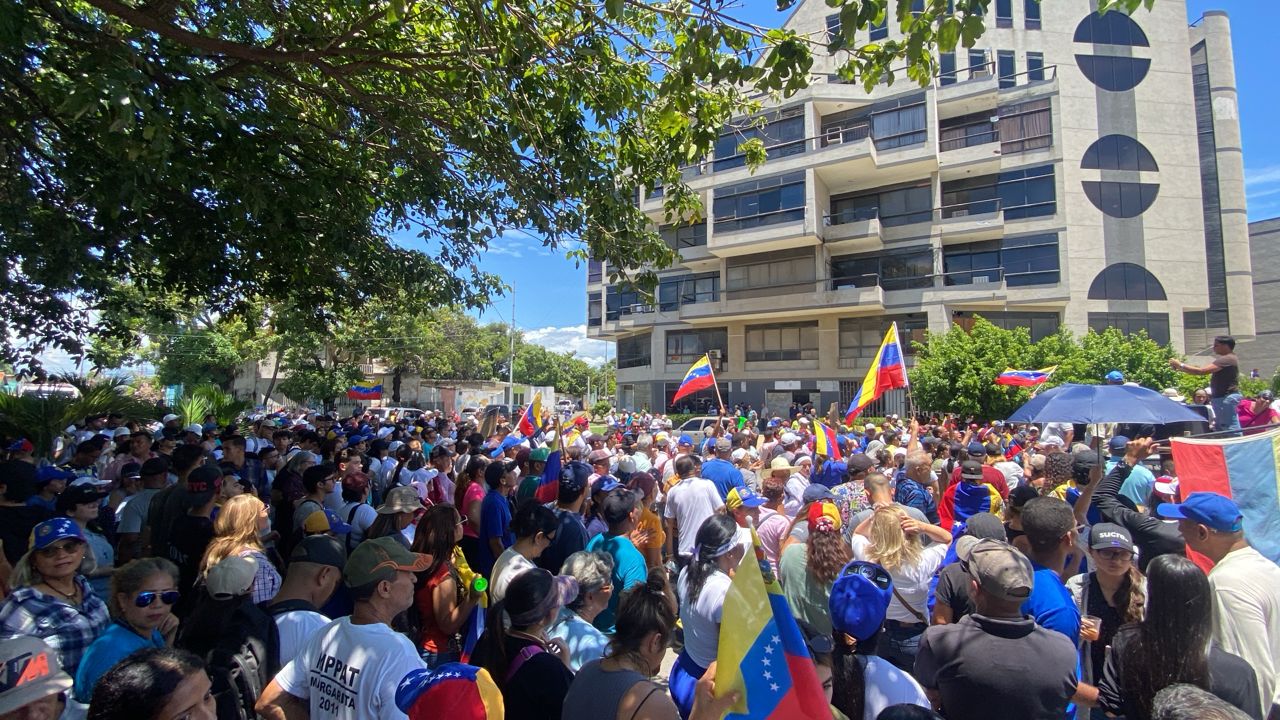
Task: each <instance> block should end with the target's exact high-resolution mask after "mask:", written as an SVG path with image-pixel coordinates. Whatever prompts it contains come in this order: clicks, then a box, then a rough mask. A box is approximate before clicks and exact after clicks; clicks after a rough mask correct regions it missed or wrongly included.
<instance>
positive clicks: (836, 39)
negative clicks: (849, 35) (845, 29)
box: [827, 13, 844, 49]
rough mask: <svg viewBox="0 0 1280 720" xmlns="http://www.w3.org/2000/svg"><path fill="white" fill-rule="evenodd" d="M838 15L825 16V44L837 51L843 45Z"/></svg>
mask: <svg viewBox="0 0 1280 720" xmlns="http://www.w3.org/2000/svg"><path fill="white" fill-rule="evenodd" d="M840 32H841V28H840V13H836V14H835V15H828V16H827V44H828V45H830V46H833V47H832V49H839V48H840V46H841V45H843V44H844V38H842V37H841V36H840Z"/></svg>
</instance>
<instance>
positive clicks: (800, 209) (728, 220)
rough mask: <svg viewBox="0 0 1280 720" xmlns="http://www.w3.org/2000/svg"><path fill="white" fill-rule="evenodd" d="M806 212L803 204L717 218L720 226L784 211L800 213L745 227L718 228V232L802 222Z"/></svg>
mask: <svg viewBox="0 0 1280 720" xmlns="http://www.w3.org/2000/svg"><path fill="white" fill-rule="evenodd" d="M806 212H807V210H806V208H804V207H803V206H802V207H796V208H787V209H785V210H770V211H769V212H762V213H756V214H754V215H742V216H740V217H738V216H735V217H725V218H716V226H717V227H719V226H720V225H721V224H728V223H732V222H737V223H741V222H742V221H744V220H755V219H758V218H766V217H774V216H776V215H782V214H784V213H798V216H797V217H795V218H789V219H783V220H778V221H775V222H762V223H757V224H754V225H747V226H745V227H743V226H741V225H739V226H738V227H736V228H732V229H725V230H718V231H717V232H734V231H737V230H751V229H753V228H758V227H768V226H769V225H782V224H784V223H789V222H802V221H803V220H804V218H805V213H806Z"/></svg>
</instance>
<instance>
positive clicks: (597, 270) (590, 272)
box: [587, 260, 604, 283]
mask: <svg viewBox="0 0 1280 720" xmlns="http://www.w3.org/2000/svg"><path fill="white" fill-rule="evenodd" d="M603 278H604V263H602V262H600V261H599V260H588V261H587V282H589V283H598V282H600V281H601V280H602V279H603Z"/></svg>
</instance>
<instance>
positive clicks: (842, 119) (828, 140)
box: [822, 108, 871, 147]
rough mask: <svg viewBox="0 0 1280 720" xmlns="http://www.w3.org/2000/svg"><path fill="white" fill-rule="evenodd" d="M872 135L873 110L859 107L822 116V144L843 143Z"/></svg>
mask: <svg viewBox="0 0 1280 720" xmlns="http://www.w3.org/2000/svg"><path fill="white" fill-rule="evenodd" d="M869 137H871V110H870V108H859V109H854V110H844V111H842V112H838V113H831V114H830V115H827V116H824V117H823V118H822V145H823V146H824V147H825V146H827V145H841V144H843V143H851V142H857V141H859V140H865V139H867V138H869Z"/></svg>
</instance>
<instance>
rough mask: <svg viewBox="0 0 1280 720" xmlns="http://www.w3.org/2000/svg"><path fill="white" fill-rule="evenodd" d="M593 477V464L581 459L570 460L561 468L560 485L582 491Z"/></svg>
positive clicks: (574, 490)
mask: <svg viewBox="0 0 1280 720" xmlns="http://www.w3.org/2000/svg"><path fill="white" fill-rule="evenodd" d="M590 478H591V466H590V465H588V464H586V463H584V462H582V461H581V460H570V461H569V462H568V464H566V465H565V466H564V467H563V468H561V469H560V487H562V488H570V489H571V490H572V491H573V492H581V491H582V489H583V488H585V487H586V486H587V481H588V480H589V479H590Z"/></svg>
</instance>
